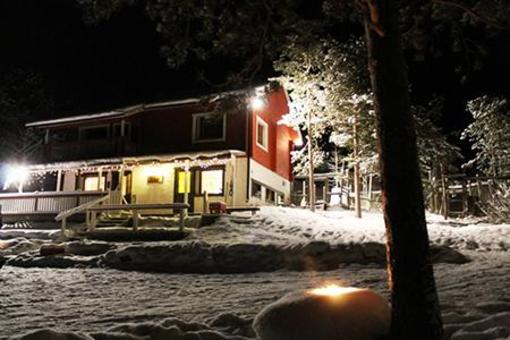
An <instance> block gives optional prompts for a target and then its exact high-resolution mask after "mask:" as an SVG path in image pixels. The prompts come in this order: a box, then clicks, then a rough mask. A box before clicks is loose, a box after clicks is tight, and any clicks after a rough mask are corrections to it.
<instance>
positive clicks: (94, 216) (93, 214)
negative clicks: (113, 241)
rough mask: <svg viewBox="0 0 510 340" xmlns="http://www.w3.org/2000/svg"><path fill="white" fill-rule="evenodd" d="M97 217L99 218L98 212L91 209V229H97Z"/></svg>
mask: <svg viewBox="0 0 510 340" xmlns="http://www.w3.org/2000/svg"><path fill="white" fill-rule="evenodd" d="M96 219H97V212H96V211H91V212H90V226H89V231H93V230H94V229H96V223H97V222H96Z"/></svg>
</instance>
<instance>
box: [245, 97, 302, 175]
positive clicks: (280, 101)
mask: <svg viewBox="0 0 510 340" xmlns="http://www.w3.org/2000/svg"><path fill="white" fill-rule="evenodd" d="M266 99H267V104H266V106H265V107H264V108H263V109H261V110H254V111H253V119H252V134H251V135H252V143H251V145H252V157H253V159H254V160H255V161H256V162H258V163H260V164H261V165H263V166H265V167H266V168H268V169H269V170H272V171H274V172H276V173H277V174H278V175H280V176H282V177H284V178H286V179H288V180H291V179H292V166H291V160H290V152H291V151H292V145H293V141H295V140H296V139H297V138H298V134H297V133H296V131H294V130H293V129H292V128H289V127H287V126H284V125H279V124H278V122H279V121H280V119H281V118H282V116H283V115H284V114H286V113H288V112H289V108H288V105H287V96H286V94H285V92H284V90H283V89H281V90H278V91H275V92H272V93H269V94H267V95H266ZM257 116H259V117H261V118H262V119H263V120H264V121H265V122H266V123H267V125H268V150H267V151H265V150H264V149H262V148H260V147H259V146H257V133H256V132H257Z"/></svg>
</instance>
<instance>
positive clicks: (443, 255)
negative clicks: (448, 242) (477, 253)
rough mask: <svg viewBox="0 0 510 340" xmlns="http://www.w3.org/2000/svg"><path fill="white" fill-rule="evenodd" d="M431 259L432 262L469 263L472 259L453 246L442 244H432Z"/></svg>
mask: <svg viewBox="0 0 510 340" xmlns="http://www.w3.org/2000/svg"><path fill="white" fill-rule="evenodd" d="M430 260H431V261H432V263H457V264H462V263H467V262H470V261H471V260H470V259H469V257H467V256H466V255H464V254H461V253H460V252H458V251H456V250H455V249H453V248H450V247H447V246H440V245H431V246H430Z"/></svg>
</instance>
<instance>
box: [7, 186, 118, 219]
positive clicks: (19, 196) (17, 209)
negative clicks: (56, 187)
mask: <svg viewBox="0 0 510 340" xmlns="http://www.w3.org/2000/svg"><path fill="white" fill-rule="evenodd" d="M107 194H108V193H107V192H105V191H72V192H52V191H46V192H33V193H6V194H0V206H1V211H2V214H3V215H6V214H28V215H29V214H31V213H34V214H36V213H39V214H41V213H48V214H54V213H57V214H58V213H60V212H61V211H64V210H69V209H72V208H74V207H77V206H79V205H82V204H84V203H87V202H90V201H94V200H96V199H97V198H100V197H103V196H106V195H107Z"/></svg>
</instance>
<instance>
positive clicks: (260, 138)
mask: <svg viewBox="0 0 510 340" xmlns="http://www.w3.org/2000/svg"><path fill="white" fill-rule="evenodd" d="M256 133H257V145H258V146H259V147H260V148H262V149H264V150H266V151H267V143H268V127H267V123H266V122H265V121H264V120H263V119H262V118H260V117H259V116H257V131H256Z"/></svg>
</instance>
